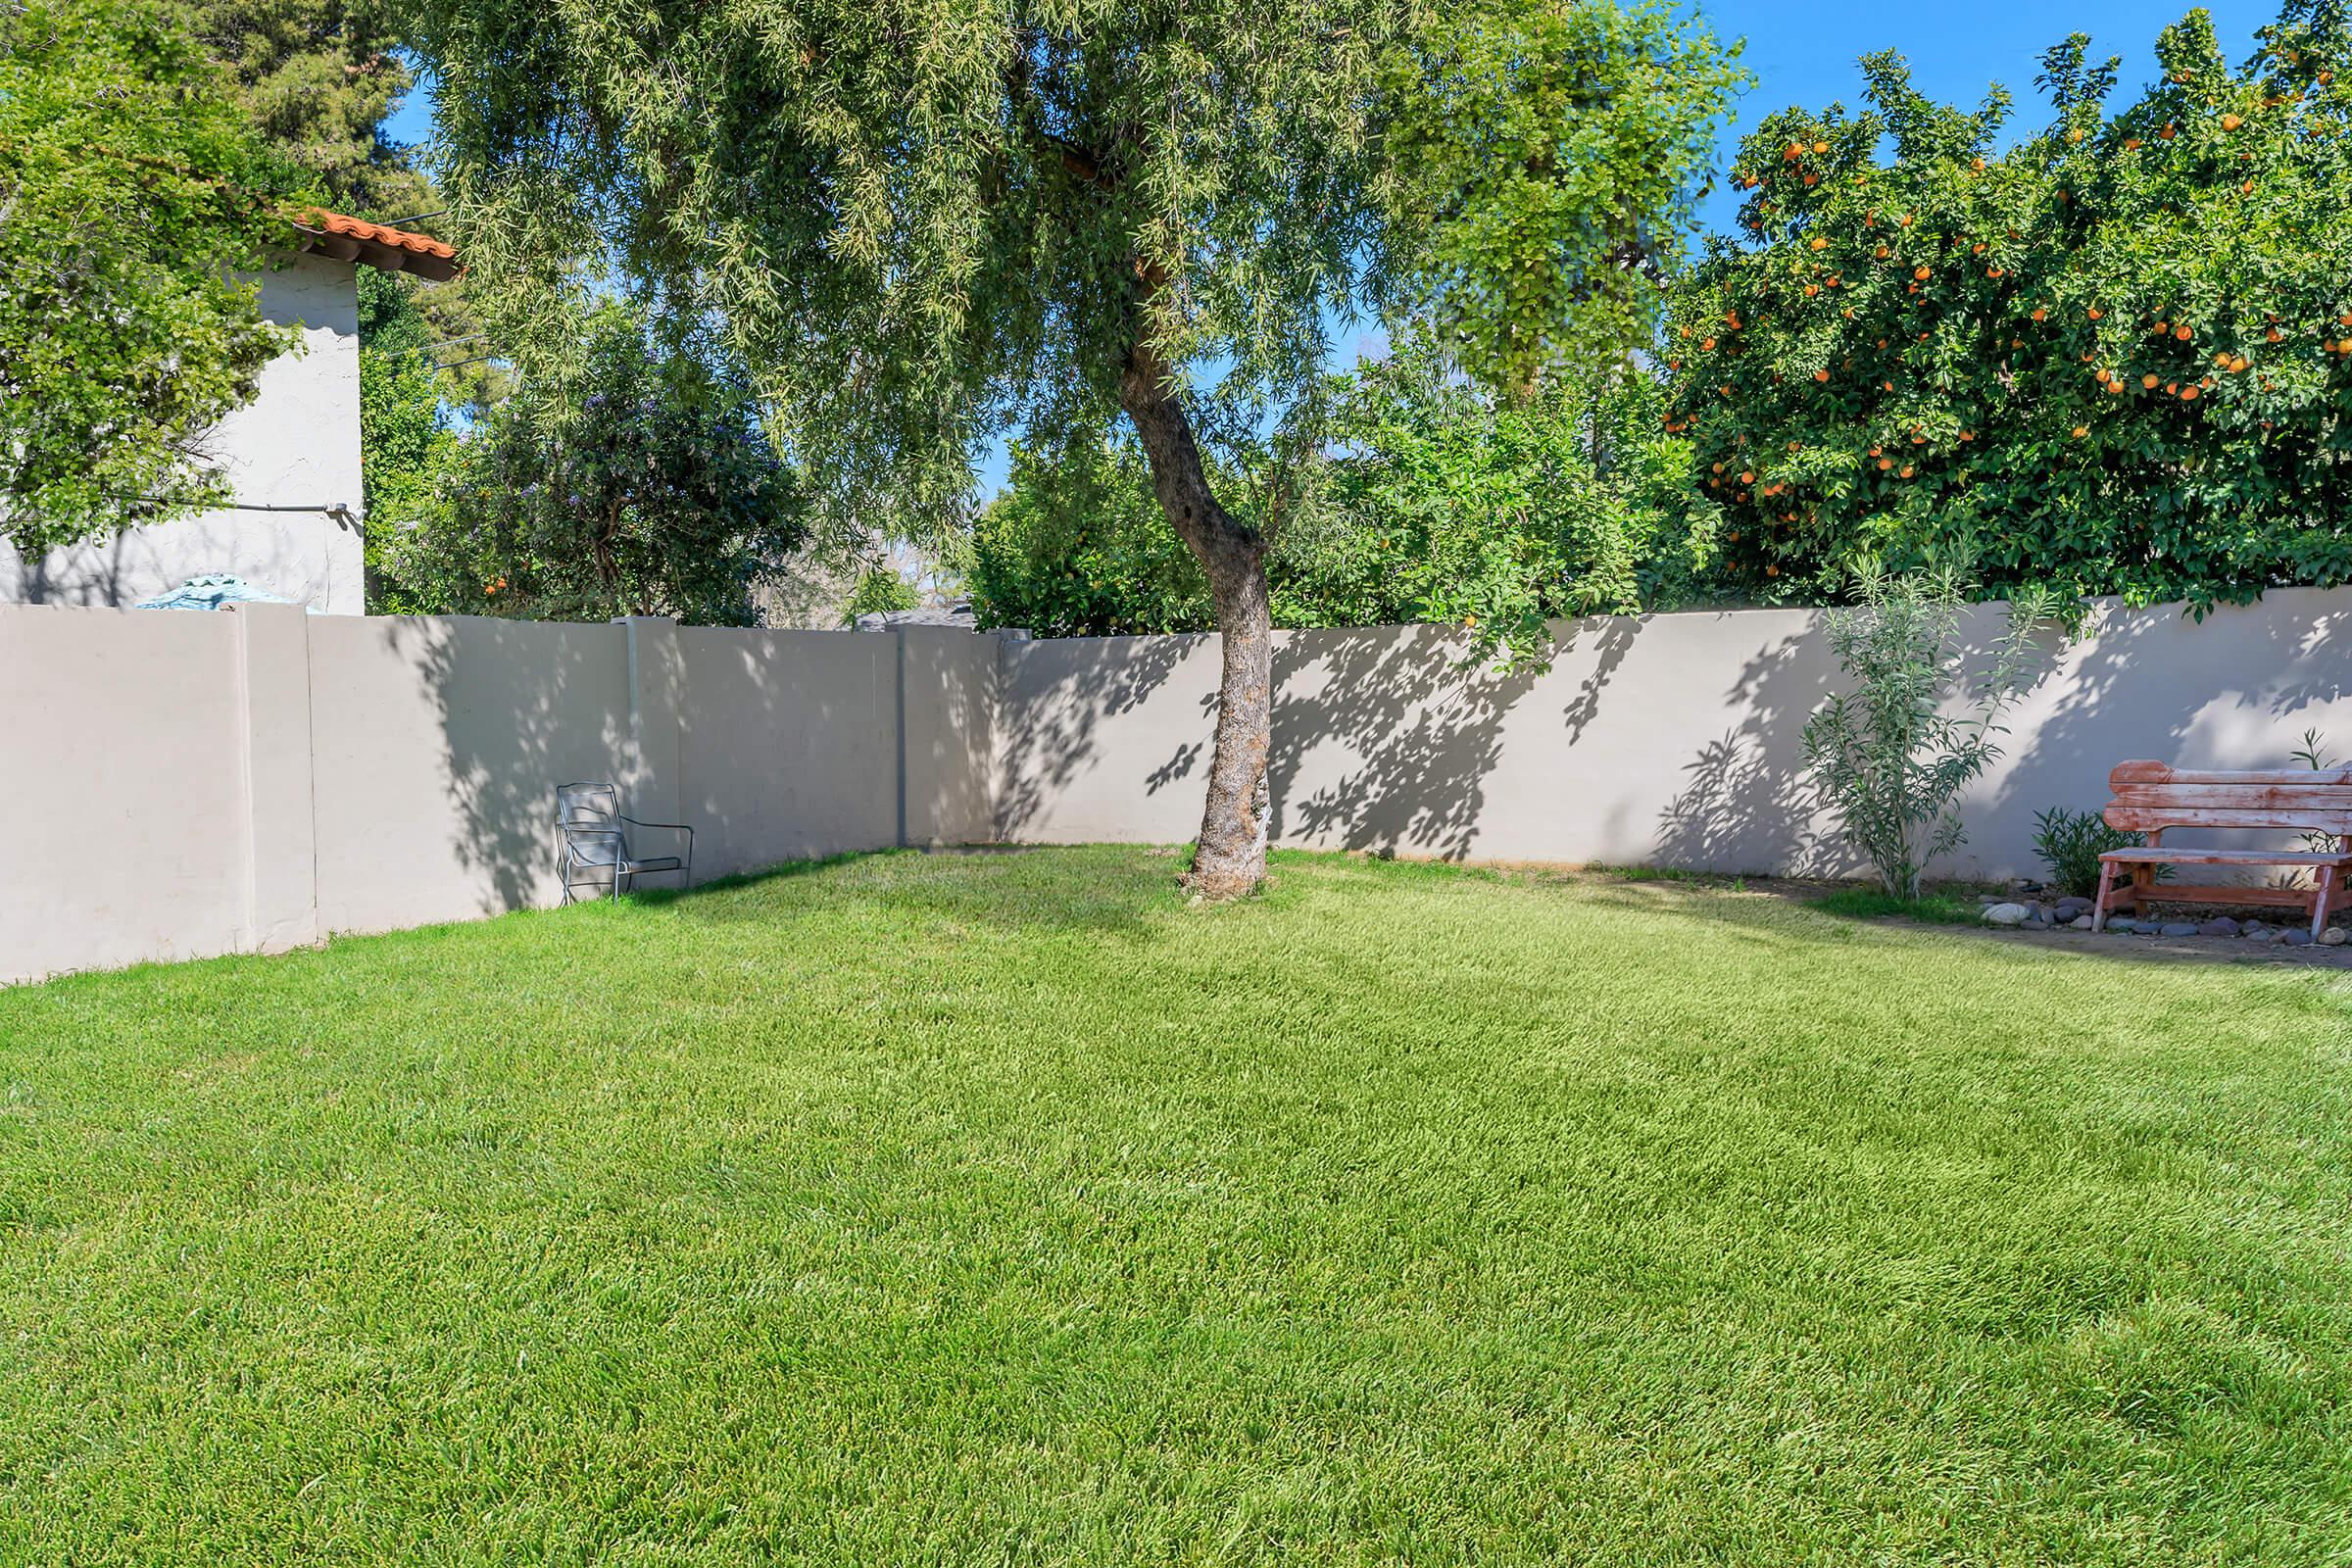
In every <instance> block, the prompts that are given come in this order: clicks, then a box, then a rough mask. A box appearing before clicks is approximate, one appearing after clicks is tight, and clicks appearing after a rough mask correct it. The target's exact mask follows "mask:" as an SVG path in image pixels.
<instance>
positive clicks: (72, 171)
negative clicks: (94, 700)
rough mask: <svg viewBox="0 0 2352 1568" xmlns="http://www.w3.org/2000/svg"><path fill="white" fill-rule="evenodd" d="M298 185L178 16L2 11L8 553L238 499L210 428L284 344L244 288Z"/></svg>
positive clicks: (281, 239)
mask: <svg viewBox="0 0 2352 1568" xmlns="http://www.w3.org/2000/svg"><path fill="white" fill-rule="evenodd" d="M306 190H307V184H306V182H305V180H304V179H303V177H302V176H301V175H300V174H299V172H296V171H294V170H293V169H292V168H291V167H289V166H288V165H287V164H286V163H285V162H284V161H283V160H282V159H280V158H279V157H278V156H277V155H276V154H275V153H274V152H273V151H272V150H271V149H270V147H268V146H267V145H266V143H265V142H264V141H263V139H262V138H261V136H260V135H259V134H258V133H257V132H256V130H255V129H254V127H253V126H252V124H251V123H249V122H248V120H247V118H246V117H245V115H244V113H243V112H242V111H241V110H240V109H239V108H238V106H237V104H236V102H235V101H234V99H233V98H232V96H231V94H230V91H229V87H228V84H227V83H226V81H225V80H224V79H223V77H222V75H221V73H220V72H219V70H218V69H217V68H216V67H215V66H214V65H213V63H212V62H211V61H210V60H209V59H207V58H206V56H205V53H204V51H203V49H202V47H201V46H200V45H199V44H198V43H197V41H196V40H195V38H194V37H193V36H192V34H191V33H190V31H189V29H188V27H187V25H186V20H185V18H184V16H183V15H182V14H180V13H179V12H177V11H175V10H173V9H172V8H171V7H169V6H165V5H159V4H149V3H146V0H25V3H23V4H20V5H16V6H13V7H11V8H9V9H8V10H6V11H4V12H0V214H5V221H0V537H5V538H7V539H8V540H10V541H11V542H12V543H14V544H15V545H16V546H17V548H19V549H20V550H23V551H25V552H26V553H27V554H31V553H37V552H40V551H44V550H47V549H49V548H52V547H55V546H58V545H64V544H70V543H73V542H74V541H76V540H79V539H85V538H90V537H93V536H96V535H101V534H105V533H109V532H112V531H115V530H116V529H119V528H121V527H123V526H125V525H127V524H129V523H133V522H139V521H145V520H151V519H158V518H165V517H170V516H172V515H176V514H179V513H182V512H185V511H188V510H191V509H193V508H196V507H199V506H201V505H204V504H206V503H208V502H214V501H219V500H221V499H223V498H224V490H223V487H222V483H221V478H220V476H219V475H218V473H217V472H216V471H214V469H213V468H212V467H211V466H209V464H208V463H207V461H206V453H205V448H204V437H205V434H206V432H207V431H208V430H209V429H210V428H211V426H212V425H213V423H214V422H215V421H216V420H218V419H219V418H220V417H221V416H222V415H224V414H226V413H227V412H228V411H229V410H231V409H233V408H235V407H237V406H238V405H239V404H241V403H244V402H245V401H247V400H248V399H249V398H250V397H251V396H252V394H253V389H254V385H255V378H256V377H257V376H258V375H259V373H260V371H261V368H262V367H263V366H264V365H265V364H267V363H268V362H269V360H270V358H271V357H272V356H273V355H275V354H276V353H277V352H278V351H279V350H280V349H281V348H283V347H284V346H285V345H286V343H287V342H288V341H289V340H290V334H289V333H287V332H286V331H283V330H281V329H279V328H276V327H273V326H271V325H270V324H268V323H267V322H265V321H263V320H262V319H261V317H260V314H259V312H258V309H257V306H256V296H257V294H258V285H257V284H256V283H255V282H254V281H253V280H252V278H251V277H250V276H249V275H247V276H243V277H240V276H239V275H237V274H238V273H240V272H243V273H250V272H251V271H253V270H259V269H261V268H263V267H265V266H267V265H268V263H269V256H270V250H271V248H272V246H273V245H281V244H283V243H285V242H286V241H287V240H289V239H290V238H291V234H290V230H289V229H288V228H287V226H286V224H285V222H284V221H283V220H282V219H281V218H280V217H279V216H278V214H279V212H280V210H281V208H282V207H283V205H284V204H285V203H286V201H287V200H288V199H289V198H292V197H295V196H298V195H301V194H304V193H305V192H306Z"/></svg>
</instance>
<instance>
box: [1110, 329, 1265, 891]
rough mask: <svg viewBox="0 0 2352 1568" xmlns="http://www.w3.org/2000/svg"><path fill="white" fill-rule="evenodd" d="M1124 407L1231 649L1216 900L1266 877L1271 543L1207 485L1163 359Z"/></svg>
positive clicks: (1126, 380) (1203, 865)
mask: <svg viewBox="0 0 2352 1568" xmlns="http://www.w3.org/2000/svg"><path fill="white" fill-rule="evenodd" d="M1119 403H1120V406H1121V407H1122V408H1124V409H1125V410H1126V412H1127V417H1128V418H1129V419H1131V420H1133V421H1134V423H1135V430H1136V434H1137V435H1138V436H1139V437H1141V438H1142V440H1143V444H1144V456H1145V458H1146V460H1147V461H1148V462H1149V463H1150V464H1151V466H1152V490H1153V491H1154V493H1156V494H1157V496H1158V498H1159V509H1160V511H1161V512H1162V513H1164V514H1166V515H1167V519H1168V523H1169V525H1170V526H1172V527H1173V528H1174V529H1175V530H1176V533H1177V537H1179V538H1181V539H1182V540H1183V541H1184V542H1185V544H1186V546H1187V547H1189V548H1190V549H1191V551H1192V552H1193V555H1194V556H1195V557H1196V558H1197V559H1198V560H1199V561H1200V563H1201V569H1202V570H1203V571H1205V572H1207V574H1208V591H1209V597H1210V601H1211V603H1212V604H1213V606H1214V608H1215V612H1216V620H1217V630H1218V632H1219V633H1220V634H1221V636H1222V640H1223V642H1224V647H1225V670H1224V679H1223V682H1222V684H1221V685H1220V686H1219V688H1218V692H1217V743H1216V750H1215V753H1214V755H1213V756H1212V757H1211V758H1210V760H1209V765H1208V803H1207V805H1206V807H1205V808H1204V809H1202V811H1201V844H1200V848H1199V850H1198V851H1197V852H1196V853H1195V854H1194V857H1193V874H1192V879H1191V880H1192V887H1193V889H1194V891H1195V892H1198V893H1201V894H1203V895H1205V896H1206V897H1208V898H1212V899H1229V898H1234V897H1236V896H1238V895H1240V894H1244V893H1248V892H1249V891H1250V890H1251V889H1252V888H1254V887H1256V886H1257V884H1258V883H1259V882H1260V881H1261V880H1262V879H1263V878H1264V876H1265V874H1266V810H1267V801H1266V758H1267V753H1268V751H1269V750H1270V747H1271V744H1272V734H1273V722H1274V620H1273V612H1272V609H1271V606H1270V605H1269V603H1268V599H1267V594H1266V559H1265V558H1266V542H1265V540H1264V539H1263V538H1262V537H1261V536H1260V535H1259V534H1258V532H1257V531H1256V530H1255V529H1253V528H1247V527H1244V526H1243V525H1241V524H1240V523H1238V522H1236V521H1234V520H1233V518H1232V517H1231V516H1230V515H1227V513H1226V511H1225V509H1224V507H1222V506H1220V505H1219V504H1218V502H1217V498H1216V496H1215V495H1214V494H1213V493H1212V492H1211V491H1210V489H1209V487H1208V473H1207V470H1206V469H1205V468H1204V467H1203V466H1202V465H1201V448H1200V445H1199V444H1198V443H1197V442H1196V441H1195V440H1194V439H1193V427H1192V421H1191V420H1189V419H1188V418H1186V417H1185V413H1184V406H1183V404H1182V403H1181V402H1179V401H1178V399H1177V397H1176V393H1175V389H1174V387H1173V385H1172V384H1171V381H1170V377H1169V373H1168V367H1167V365H1166V364H1165V362H1163V361H1162V360H1160V359H1159V357H1158V356H1157V355H1155V354H1152V352H1151V351H1149V350H1146V349H1139V350H1138V351H1136V352H1135V353H1133V354H1131V355H1130V356H1129V357H1128V360H1127V364H1126V365H1125V366H1124V367H1123V368H1122V369H1121V372H1120V377H1119Z"/></svg>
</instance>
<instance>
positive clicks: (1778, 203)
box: [1664, 0, 2352, 608]
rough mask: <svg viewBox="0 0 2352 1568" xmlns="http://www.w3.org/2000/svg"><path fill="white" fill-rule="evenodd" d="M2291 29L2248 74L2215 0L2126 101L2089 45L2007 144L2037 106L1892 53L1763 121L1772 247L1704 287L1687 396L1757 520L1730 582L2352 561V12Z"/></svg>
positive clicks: (1762, 219)
mask: <svg viewBox="0 0 2352 1568" xmlns="http://www.w3.org/2000/svg"><path fill="white" fill-rule="evenodd" d="M2261 39H2262V47H2261V48H2260V49H2259V51H2258V52H2257V53H2256V54H2255V55H2254V57H2253V58H2252V59H2251V60H2249V61H2247V62H2245V63H2244V64H2243V65H2242V66H2239V67H2236V68H2232V67H2231V66H2230V64H2229V62H2228V61H2227V60H2226V59H2225V58H2224V57H2223V55H2222V53H2221V50H2220V47H2219V45H2218V43H2217V42H2216V39H2215V36H2214V32H2213V27H2212V24H2211V22H2210V21H2209V20H2208V19H2207V18H2206V16H2205V14H2204V13H2202V12H2195V13H2192V14H2191V15H2190V16H2189V17H2188V18H2187V19H2186V20H2185V21H2183V22H2181V23H2180V24H2179V25H2175V26H2172V27H2168V28H2166V29H2165V30H2164V32H2163V35H2162V36H2161V37H2160V38H2159V39H2158V42H2157V57H2158V60H2159V61H2160V63H2161V65H2162V68H2163V77H2162V79H2161V80H2160V81H2158V82H2156V83H2155V84H2154V85H2153V86H2151V87H2150V88H2149V89H2148V90H2147V92H2146V93H2145V94H2144V95H2143V96H2142V97H2140V98H2139V99H2138V100H2137V101H2136V102H2133V103H2131V104H2129V105H2127V106H2125V107H2123V108H2121V109H2114V108H2111V107H2110V106H2109V104H2108V101H2107V100H2108V99H2109V97H2110V95H2111V93H2112V91H2113V88H2114V86H2115V82H2116V75H2117V64H2116V63H2115V62H2114V61H2108V62H2106V63H2104V64H2098V65H2094V64H2091V63H2090V61H2089V57H2088V54H2087V43H2088V40H2087V39H2085V38H2083V37H2082V36H2081V35H2079V34H2078V35H2077V36H2075V37H2073V38H2070V39H2068V40H2067V41H2066V42H2065V43H2063V44H2061V45H2059V46H2058V47H2057V48H2055V49H2053V50H2051V51H2050V52H2049V54H2048V56H2047V57H2046V59H2045V63H2044V69H2043V73H2042V78H2041V80H2042V85H2043V87H2044V88H2045V89H2046V90H2047V92H2048V94H2049V97H2050V102H2051V110H2052V114H2051V119H2050V121H2049V123H2047V124H2046V125H2045V126H2044V127H2043V128H2042V129H2040V130H2039V131H2037V132H2035V133H2034V135H2032V136H2029V137H2027V138H2026V139H2024V140H2023V141H2021V142H2019V143H2018V144H2017V145H2016V146H2014V147H2013V148H2011V149H2010V150H2009V151H2007V152H2006V153H2002V152H1999V151H1997V150H1996V145H1995V138H1996V136H1997V134H1998V132H1999V130H2000V129H2001V127H2002V125H2003V123H2005V121H2006V119H2007V116H2008V113H2009V100H2008V97H2007V95H2006V94H2004V93H2002V92H2000V91H1998V90H1997V89H1996V90H1995V91H1994V92H1993V93H1992V94H1991V95H1990V96H1989V97H1987V98H1986V99H1985V103H1984V104H1983V105H1982V106H1981V107H1980V108H1978V109H1977V110H1975V111H1973V112H1962V111H1959V110H1956V109H1951V108H1946V107H1943V106H1939V105H1936V104H1934V103H1931V102H1930V101H1928V100H1927V99H1926V98H1924V97H1923V96H1922V95H1920V94H1919V93H1918V92H1917V91H1916V90H1914V89H1913V87H1912V86H1911V83H1910V80H1909V76H1908V73H1907V72H1906V71H1905V69H1904V67H1903V65H1902V63H1901V61H1900V60H1899V59H1898V58H1896V57H1894V56H1892V55H1874V56H1871V57H1869V58H1868V59H1866V60H1865V61H1864V63H1863V64H1864V70H1865V72H1866V73H1867V75H1868V77H1869V80H1870V90H1869V96H1868V103H1867V107H1865V108H1864V109H1863V110H1861V111H1859V112H1848V111H1847V110H1845V109H1844V108H1842V107H1841V106H1837V105H1833V106H1831V107H1830V108H1829V109H1827V110H1826V111H1821V112H1812V111H1805V110H1796V109H1791V110H1789V111H1787V112H1784V113H1782V114H1778V115H1775V116H1773V117H1772V118H1770V119H1769V120H1767V121H1766V122H1765V123H1763V125H1762V126H1761V127H1760V128H1759V129H1758V131H1757V132H1756V133H1755V134H1754V135H1753V136H1751V137H1749V138H1748V139H1747V141H1746V143H1745V145H1744V146H1743V148H1742V150H1741V153H1740V165H1739V171H1738V177H1739V178H1740V181H1741V183H1742V184H1743V185H1744V186H1745V187H1746V188H1747V189H1748V190H1749V191H1750V192H1751V193H1752V194H1751V195H1750V197H1749V200H1748V202H1747V204H1746V207H1745V209H1744V211H1743V214H1742V219H1741V221H1742V223H1743V224H1744V225H1745V227H1746V228H1747V229H1748V230H1749V231H1750V233H1751V234H1752V236H1753V237H1752V239H1751V240H1750V241H1749V242H1748V243H1746V244H1734V243H1721V244H1718V245H1716V246H1714V247H1713V248H1712V249H1711V251H1710V254H1709V255H1708V257H1707V259H1706V260H1705V262H1704V263H1703V264H1702V265H1701V266H1700V267H1698V268H1697V269H1696V270H1695V271H1694V272H1693V273H1692V274H1691V277H1690V278H1689V279H1688V281H1687V282H1686V283H1685V284H1684V285H1683V286H1682V287H1680V288H1679V289H1678V292H1677V299H1676V304H1675V308H1674V320H1675V324H1674V329H1673V337H1672V339H1671V340H1670V343H1669V353H1670V355H1671V356H1672V361H1671V363H1672V365H1673V368H1674V373H1675V383H1674V400H1673V404H1672V406H1671V407H1670V409H1669V410H1668V411H1667V412H1666V414H1665V416H1664V422H1665V428H1667V429H1668V430H1670V431H1676V432H1688V433H1689V435H1690V436H1691V439H1692V440H1693V441H1694V442H1695V443H1696V444H1697V456H1698V459H1699V463H1700V469H1701V473H1702V476H1703V482H1704V484H1705V486H1706V488H1707V491H1708V493H1709V494H1710V495H1712V496H1714V497H1716V498H1717V499H1719V500H1721V501H1722V502H1724V503H1725V504H1726V505H1727V507H1728V508H1729V509H1730V511H1729V513H1728V514H1727V518H1726V524H1727V525H1726V529H1725V534H1724V538H1725V541H1726V565H1727V567H1728V570H1727V572H1726V573H1725V576H1724V579H1723V586H1724V590H1725V591H1726V592H1727V593H1740V594H1746V595H1753V596H1755V597H1761V598H1765V599H1783V598H1818V597H1825V596H1834V595H1835V594H1836V593H1838V591H1839V590H1840V587H1841V585H1842V584H1843V582H1844V581H1845V580H1846V574H1847V571H1848V569H1849V567H1850V566H1851V565H1852V564H1855V563H1857V562H1859V561H1862V560H1865V559H1870V558H1879V557H1884V558H1885V559H1886V560H1887V561H1888V563H1889V564H1896V565H1903V564H1917V563H1921V562H1925V561H1927V560H1929V559H1932V558H1934V557H1936V556H1937V555H1939V554H1942V553H1944V552H1945V551H1946V550H1947V549H1948V548H1950V547H1951V546H1953V545H1955V544H1958V545H1962V546H1964V547H1965V548H1966V550H1967V552H1968V554H1970V555H1971V556H1972V558H1973V559H1974V561H1975V563H1976V570H1977V571H1978V573H1979V574H1980V575H1981V576H1982V578H1983V580H1984V584H1985V588H1986V589H1988V590H1991V591H1995V592H1999V591H2006V590H2008V589H2011V588H2014V587H2018V586H2020V585H2025V584H2033V583H2047V584H2050V585H2052V586H2054V587H2056V588H2058V589H2060V590H2062V591H2063V592H2065V593H2067V594H2070V595H2072V594H2081V593H2120V594H2122V595H2124V596H2126V597H2127V598H2129V599H2131V600H2133V601H2135V602H2141V603H2146V602H2153V601H2157V600H2164V599H2172V598H2181V599H2186V600H2188V601H2189V602H2190V603H2191V604H2192V605H2194V606H2197V607H2200V608H2201V607H2203V606H2205V605H2209V604H2211V603H2213V602H2214V601H2216V600H2234V599H2244V598H2249V597H2252V596H2253V595H2255V594H2258V593H2259V592H2260V591H2261V590H2262V589H2263V588H2264V587H2265V586H2267V585H2270V584H2274V583H2281V582H2340V581H2344V580H2346V579H2347V578H2352V510H2348V504H2347V502H2346V499H2345V498H2346V496H2347V495H2352V483H2348V482H2347V481H2352V210H2348V209H2347V207H2346V205H2345V200H2344V198H2345V194H2346V192H2348V191H2352V138H2347V135H2346V132H2347V129H2352V33H2348V32H2347V27H2346V24H2345V12H2344V10H2343V8H2342V7H2341V6H2340V5H2339V4H2334V3H2330V0H2299V3H2297V4H2293V5H2290V6H2289V7H2288V8H2287V10H2286V12H2285V13H2284V15H2283V16H2282V17H2281V19H2280V20H2279V22H2278V24H2277V25H2273V26H2271V27H2269V28H2267V29H2265V30H2264V32H2263V33H2262V35H2261ZM1883 143H1884V144H1887V145H1888V146H1889V147H1890V150H1891V156H1890V157H1882V155H1881V151H1880V149H1881V147H1882V144H1883Z"/></svg>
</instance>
